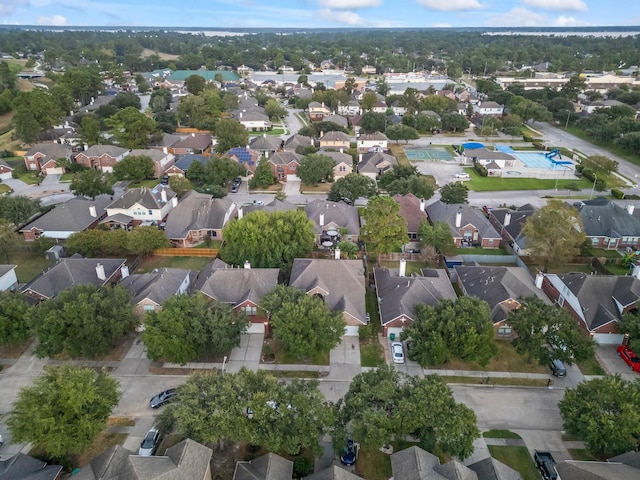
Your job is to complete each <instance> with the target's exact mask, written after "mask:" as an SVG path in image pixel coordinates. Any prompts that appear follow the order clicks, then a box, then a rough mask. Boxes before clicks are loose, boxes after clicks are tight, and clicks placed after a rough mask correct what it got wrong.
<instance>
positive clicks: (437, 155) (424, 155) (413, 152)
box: [404, 147, 454, 162]
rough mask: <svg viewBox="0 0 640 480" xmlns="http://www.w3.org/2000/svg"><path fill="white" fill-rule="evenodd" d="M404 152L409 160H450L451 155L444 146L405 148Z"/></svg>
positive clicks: (451, 158)
mask: <svg viewBox="0 0 640 480" xmlns="http://www.w3.org/2000/svg"><path fill="white" fill-rule="evenodd" d="M404 153H405V155H406V156H407V159H408V160H409V161H410V162H440V161H443V160H444V161H451V160H453V159H454V158H453V155H451V154H450V153H449V151H448V150H447V149H446V148H438V147H432V148H421V149H418V148H405V149H404Z"/></svg>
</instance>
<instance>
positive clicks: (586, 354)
mask: <svg viewBox="0 0 640 480" xmlns="http://www.w3.org/2000/svg"><path fill="white" fill-rule="evenodd" d="M520 303H521V305H522V306H521V307H520V308H518V309H517V310H512V311H511V312H509V315H508V316H507V320H506V322H507V323H508V324H509V325H510V326H511V327H512V328H513V329H514V330H515V331H516V332H517V333H518V337H517V338H516V339H515V340H513V345H514V346H515V348H516V351H517V352H518V353H519V354H520V355H523V356H526V357H527V362H528V363H531V361H532V360H533V359H534V358H535V359H536V360H537V361H538V362H539V363H540V365H548V364H549V363H550V362H551V360H553V359H558V360H560V361H562V362H565V363H568V364H569V365H570V364H572V363H573V362H574V360H575V361H583V360H587V359H589V358H592V357H593V355H594V353H595V342H594V341H593V340H592V339H590V338H588V337H587V336H586V334H585V333H584V331H582V330H581V329H580V327H579V325H578V324H577V322H576V321H575V320H574V319H573V317H571V315H570V314H569V312H567V311H566V310H565V309H563V308H557V307H556V306H555V305H549V304H546V303H545V302H543V301H542V300H540V299H539V298H536V297H529V298H524V299H520Z"/></svg>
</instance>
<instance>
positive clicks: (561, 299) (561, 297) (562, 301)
mask: <svg viewBox="0 0 640 480" xmlns="http://www.w3.org/2000/svg"><path fill="white" fill-rule="evenodd" d="M558 305H560V306H563V305H564V297H563V296H562V295H560V296H559V297H558Z"/></svg>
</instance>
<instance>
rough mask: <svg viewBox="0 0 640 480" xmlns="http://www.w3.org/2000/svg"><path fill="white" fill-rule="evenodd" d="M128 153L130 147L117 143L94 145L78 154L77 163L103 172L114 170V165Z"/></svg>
mask: <svg viewBox="0 0 640 480" xmlns="http://www.w3.org/2000/svg"><path fill="white" fill-rule="evenodd" d="M128 154H129V150H128V149H126V148H122V147H117V146H115V145H92V146H90V147H89V148H88V149H86V150H85V151H84V152H80V153H78V154H77V155H76V163H78V164H80V165H82V166H83V167H87V168H95V169H96V170H101V171H103V172H113V166H114V165H115V164H116V163H118V162H119V161H120V160H122V159H123V158H124V157H126V156H127V155H128Z"/></svg>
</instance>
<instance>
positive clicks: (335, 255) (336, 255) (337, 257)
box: [334, 248, 340, 260]
mask: <svg viewBox="0 0 640 480" xmlns="http://www.w3.org/2000/svg"><path fill="white" fill-rule="evenodd" d="M334 258H335V259H336V260H340V249H339V248H336V251H335V252H334Z"/></svg>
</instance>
